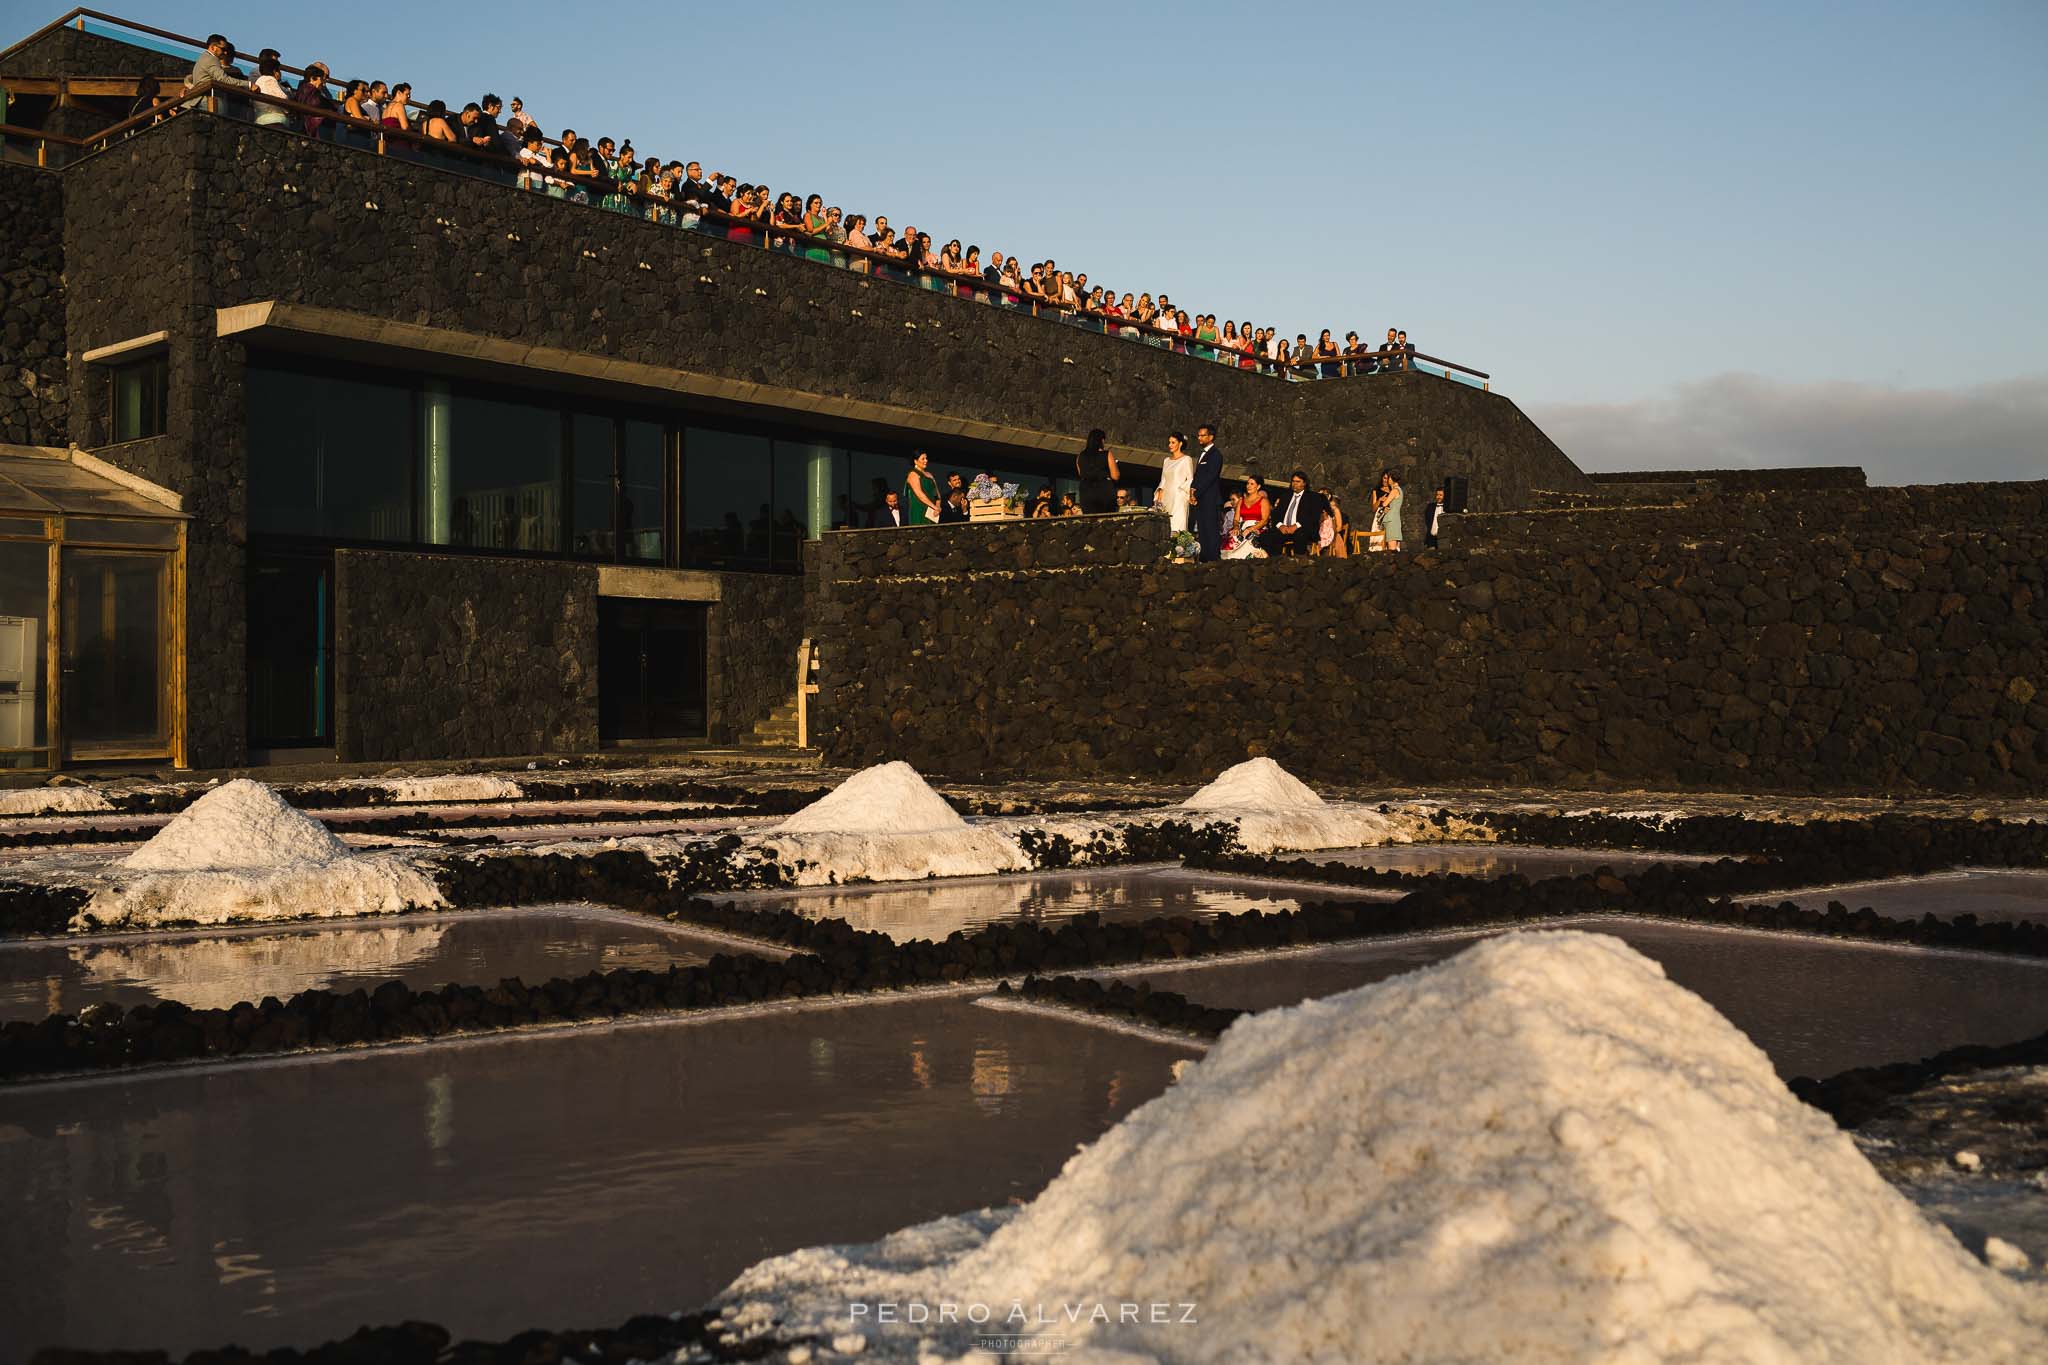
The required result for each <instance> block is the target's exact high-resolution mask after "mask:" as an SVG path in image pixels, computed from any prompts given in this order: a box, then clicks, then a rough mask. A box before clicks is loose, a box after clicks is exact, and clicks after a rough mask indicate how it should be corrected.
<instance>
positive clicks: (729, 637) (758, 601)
mask: <svg viewBox="0 0 2048 1365" xmlns="http://www.w3.org/2000/svg"><path fill="white" fill-rule="evenodd" d="M803 633H804V581H803V579H801V578H799V577H798V576H797V575H795V574H725V575H723V576H722V579H721V581H720V584H719V601H718V606H717V607H716V608H714V609H713V611H712V613H711V639H710V642H709V647H708V652H709V654H710V673H711V678H710V685H711V695H710V697H709V699H708V700H709V703H710V713H711V738H712V739H713V740H714V741H715V742H718V743H721V744H725V743H731V742H732V741H734V740H737V739H739V738H741V737H742V736H744V735H746V734H747V733H749V732H750V731H751V730H752V729H753V728H754V722H756V721H758V720H760V719H762V718H763V717H765V716H766V715H767V714H768V713H769V712H771V711H773V710H774V709H775V708H776V707H778V706H780V705H782V704H783V703H784V702H786V701H788V700H789V699H790V698H791V697H793V696H795V695H796V650H797V645H798V644H800V643H801V642H802V639H803Z"/></svg>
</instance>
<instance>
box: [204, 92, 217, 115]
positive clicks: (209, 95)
mask: <svg viewBox="0 0 2048 1365" xmlns="http://www.w3.org/2000/svg"><path fill="white" fill-rule="evenodd" d="M206 112H207V113H209V114H218V113H219V112H220V92H219V91H218V90H214V89H211V88H209V89H208V90H207V92H206Z"/></svg>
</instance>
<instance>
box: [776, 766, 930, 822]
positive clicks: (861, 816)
mask: <svg viewBox="0 0 2048 1365" xmlns="http://www.w3.org/2000/svg"><path fill="white" fill-rule="evenodd" d="M966 828H967V822H966V821H965V820H963V819H961V818H960V812H958V811H956V810H954V809H953V808H952V807H951V806H949V805H947V804H946V798H945V797H943V796H940V795H939V794H938V793H937V792H935V791H933V790H932V789H931V787H930V786H929V785H928V784H927V783H926V782H925V780H924V779H923V778H922V777H920V776H918V772H917V769H915V768H913V767H911V766H910V765H909V764H908V763H905V762H903V761H902V760H900V759H899V760H897V761H896V762H894V763H883V764H879V765H877V766H875V767H872V768H864V769H862V770H861V771H860V772H857V773H855V774H854V775H853V776H852V777H849V778H847V779H846V780H845V781H844V782H842V783H840V784H839V786H838V787H837V788H836V789H835V790H833V791H832V792H830V793H828V794H827V795H825V796H822V797H820V798H819V799H818V800H816V801H813V802H812V803H811V804H810V805H808V806H805V807H804V808H803V809H802V810H800V811H798V812H797V813H796V814H794V815H792V816H790V817H789V818H788V819H787V820H784V821H783V822H782V823H781V824H779V825H777V826H775V828H774V830H773V831H771V832H772V833H776V834H931V833H936V832H938V831H941V830H962V829H966Z"/></svg>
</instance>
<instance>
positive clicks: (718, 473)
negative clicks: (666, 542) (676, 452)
mask: <svg viewBox="0 0 2048 1365" xmlns="http://www.w3.org/2000/svg"><path fill="white" fill-rule="evenodd" d="M769 445H770V443H769V440H768V438H767V437H766V436H745V435H741V434H739V433H737V432H730V431H714V430H711V429H709V428H705V427H691V428H690V430H689V432H688V434H687V435H686V436H685V438H684V443H683V464H684V474H683V516H684V518H685V523H684V524H685V527H686V543H687V546H688V550H689V557H690V559H691V560H692V561H693V562H695V563H699V564H730V563H740V562H756V563H765V562H766V561H767V559H768V528H769V521H770V516H771V514H770V511H769V475H770V465H769V460H770V449H769Z"/></svg>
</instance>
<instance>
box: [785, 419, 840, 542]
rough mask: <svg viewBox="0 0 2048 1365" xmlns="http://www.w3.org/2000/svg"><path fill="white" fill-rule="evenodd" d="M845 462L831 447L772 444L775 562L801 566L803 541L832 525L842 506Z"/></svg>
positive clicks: (812, 443) (808, 444)
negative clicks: (773, 460)
mask: <svg viewBox="0 0 2048 1365" xmlns="http://www.w3.org/2000/svg"><path fill="white" fill-rule="evenodd" d="M845 470H846V461H845V459H844V458H843V453H842V452H841V451H839V450H836V449H834V448H833V447H832V446H828V445H821V444H817V443H815V442H809V441H777V442H776V443H775V533H774V537H773V539H774V544H775V562H776V563H777V564H796V563H799V562H801V559H802V555H803V546H804V542H805V541H806V540H814V539H816V538H817V536H818V533H819V532H820V531H822V530H824V529H825V528H826V527H829V526H831V525H832V523H833V520H834V518H835V517H836V516H837V515H838V511H839V508H840V506H841V505H842V504H843V503H844V502H845V494H846V472H845Z"/></svg>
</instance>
